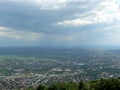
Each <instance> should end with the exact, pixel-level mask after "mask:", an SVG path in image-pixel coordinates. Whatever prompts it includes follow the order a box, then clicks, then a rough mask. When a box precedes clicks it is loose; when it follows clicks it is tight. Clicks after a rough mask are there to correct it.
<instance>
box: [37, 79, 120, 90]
mask: <svg viewBox="0 0 120 90" xmlns="http://www.w3.org/2000/svg"><path fill="white" fill-rule="evenodd" d="M36 90H120V78H114V79H113V78H112V79H100V80H95V81H89V82H83V81H80V82H79V83H75V82H68V83H65V82H63V83H56V84H52V85H50V86H48V87H45V86H43V85H39V86H38V88H37V89H36Z"/></svg>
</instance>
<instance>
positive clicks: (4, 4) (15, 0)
mask: <svg viewBox="0 0 120 90" xmlns="http://www.w3.org/2000/svg"><path fill="white" fill-rule="evenodd" d="M0 46H120V0H0Z"/></svg>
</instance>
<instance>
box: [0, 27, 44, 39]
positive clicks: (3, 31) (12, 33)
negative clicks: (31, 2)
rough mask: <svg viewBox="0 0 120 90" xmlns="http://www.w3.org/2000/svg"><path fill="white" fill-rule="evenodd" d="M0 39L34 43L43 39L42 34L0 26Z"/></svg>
mask: <svg viewBox="0 0 120 90" xmlns="http://www.w3.org/2000/svg"><path fill="white" fill-rule="evenodd" d="M0 37H4V38H9V39H10V38H11V39H16V40H28V41H35V40H41V39H42V38H43V37H44V34H42V33H35V32H23V31H19V30H15V29H12V28H7V27H3V26H0Z"/></svg>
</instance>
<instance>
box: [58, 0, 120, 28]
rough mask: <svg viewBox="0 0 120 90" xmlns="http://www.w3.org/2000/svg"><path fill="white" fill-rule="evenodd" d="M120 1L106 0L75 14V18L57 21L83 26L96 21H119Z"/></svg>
mask: <svg viewBox="0 0 120 90" xmlns="http://www.w3.org/2000/svg"><path fill="white" fill-rule="evenodd" d="M119 5H120V2H117V0H106V1H103V2H101V3H99V4H98V6H97V7H93V9H91V10H90V11H88V12H85V13H83V14H80V15H79V14H77V16H78V17H77V18H75V19H70V20H64V21H60V22H58V25H61V26H71V25H72V26H84V25H89V24H96V23H113V22H115V21H118V22H119V21H120V8H119Z"/></svg>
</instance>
